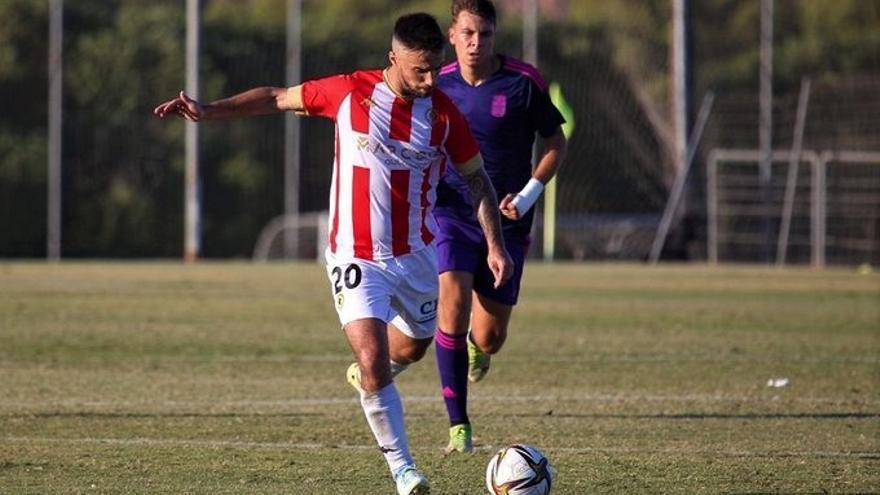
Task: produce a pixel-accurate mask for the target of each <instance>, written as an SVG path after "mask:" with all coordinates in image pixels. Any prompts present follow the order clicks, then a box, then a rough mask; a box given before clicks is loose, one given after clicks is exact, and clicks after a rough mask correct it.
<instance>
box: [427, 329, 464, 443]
mask: <svg viewBox="0 0 880 495" xmlns="http://www.w3.org/2000/svg"><path fill="white" fill-rule="evenodd" d="M435 342H436V345H435V346H434V348H435V350H436V351H437V370H438V371H439V372H440V386H441V387H442V389H443V401H444V402H445V403H446V413H447V414H448V415H449V424H450V425H453V426H455V425H460V424H464V423H470V421H469V420H468V415H467V386H468V379H467V374H468V355H467V334H461V335H449V334H448V333H445V332H444V331H443V330H440V329H439V328H438V329H437V333H436V337H435Z"/></svg>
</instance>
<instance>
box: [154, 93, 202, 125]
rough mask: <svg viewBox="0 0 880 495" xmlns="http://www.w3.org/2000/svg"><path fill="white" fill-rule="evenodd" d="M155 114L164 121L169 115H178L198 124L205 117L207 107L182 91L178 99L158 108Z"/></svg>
mask: <svg viewBox="0 0 880 495" xmlns="http://www.w3.org/2000/svg"><path fill="white" fill-rule="evenodd" d="M153 114H154V115H156V116H158V117H159V118H160V119H164V118H165V117H167V116H168V115H169V114H178V115H179V116H180V117H182V118H184V119H186V120H188V121H190V122H198V121H199V120H202V118H203V117H204V116H205V107H204V106H202V104H201V103H199V102H197V101H196V100H193V99H192V98H190V97H189V96H187V95H186V93H184V92H183V91H181V92H180V94H179V95H177V98H174V99H173V100H170V101H166V102H165V103H163V104H161V105H159V106H158V107H156V109H155V110H153Z"/></svg>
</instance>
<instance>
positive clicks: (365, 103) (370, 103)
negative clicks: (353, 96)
mask: <svg viewBox="0 0 880 495" xmlns="http://www.w3.org/2000/svg"><path fill="white" fill-rule="evenodd" d="M361 105H363V106H365V107H367V108H373V107H374V106H376V102H375V101H373V100H372V99H371V98H370V97H369V96H367V97H366V98H364V99H363V100H361Z"/></svg>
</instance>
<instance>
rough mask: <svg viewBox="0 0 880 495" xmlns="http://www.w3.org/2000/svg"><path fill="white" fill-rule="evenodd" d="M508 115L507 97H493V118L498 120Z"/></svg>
mask: <svg viewBox="0 0 880 495" xmlns="http://www.w3.org/2000/svg"><path fill="white" fill-rule="evenodd" d="M505 114H507V96H506V95H495V96H493V97H492V116H493V117H496V118H501V117H504V115H505Z"/></svg>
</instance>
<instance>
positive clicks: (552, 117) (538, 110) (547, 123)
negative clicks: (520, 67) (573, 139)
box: [528, 82, 565, 138]
mask: <svg viewBox="0 0 880 495" xmlns="http://www.w3.org/2000/svg"><path fill="white" fill-rule="evenodd" d="M530 84H531V97H530V98H529V106H528V115H529V120H531V122H532V124H533V125H534V126H535V129H536V130H537V131H538V134H540V135H541V137H544V138H548V137H550V136H552V135H553V134H555V133H556V129H557V128H558V127H559V126H561V125H562V124H564V123H565V118H564V117H563V116H562V114H561V113H560V112H559V109H557V108H556V106H555V105H553V102H552V101H551V100H550V93H549V92H548V91H547V88H546V85H545V86H544V87H540V86H538V85H537V84H535V83H534V82H530Z"/></svg>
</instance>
